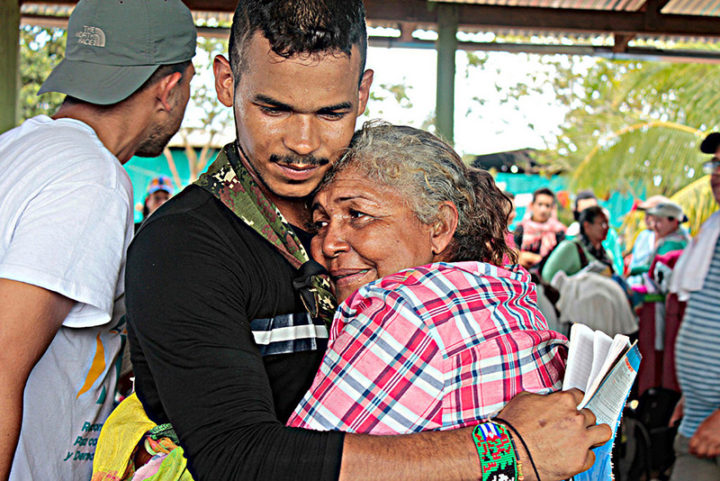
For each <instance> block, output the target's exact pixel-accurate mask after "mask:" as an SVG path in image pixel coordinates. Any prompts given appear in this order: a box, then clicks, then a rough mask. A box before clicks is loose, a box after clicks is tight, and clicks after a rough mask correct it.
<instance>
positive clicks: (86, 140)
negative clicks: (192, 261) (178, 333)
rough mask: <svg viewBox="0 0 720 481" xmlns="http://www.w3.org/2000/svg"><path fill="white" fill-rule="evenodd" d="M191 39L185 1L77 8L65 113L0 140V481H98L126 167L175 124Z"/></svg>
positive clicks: (117, 320) (127, 194) (112, 360)
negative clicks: (95, 470) (95, 468)
mask: <svg viewBox="0 0 720 481" xmlns="http://www.w3.org/2000/svg"><path fill="white" fill-rule="evenodd" d="M158 25H162V28H157V26H158ZM196 38H197V34H196V31H195V25H194V23H193V19H192V15H191V13H190V10H188V8H187V7H185V6H184V5H183V3H182V2H181V1H180V0H127V1H124V2H109V1H107V0H83V1H80V2H79V3H78V4H77V6H76V7H75V9H74V10H73V12H72V15H71V16H70V19H69V23H68V31H67V49H66V51H65V52H66V55H65V59H64V60H63V61H62V62H60V64H59V65H57V66H56V67H55V68H54V69H53V71H52V73H51V74H50V76H49V77H48V78H47V80H46V81H45V83H44V84H43V85H42V87H41V89H40V93H44V92H61V93H64V94H66V97H65V100H64V102H63V103H62V105H61V106H60V108H59V109H58V110H57V112H56V113H55V114H54V115H53V116H52V117H48V116H45V115H40V116H37V117H34V118H32V119H28V120H26V121H25V122H24V123H23V124H22V125H21V126H19V127H17V128H15V129H13V130H10V131H8V132H6V133H5V134H3V135H2V136H1V137H0V159H2V162H0V199H2V202H0V219H2V222H0V239H1V240H0V406H2V416H0V480H6V479H8V477H9V479H10V480H13V481H27V480H56V481H75V480H87V479H89V478H90V473H91V465H92V460H93V456H94V451H95V443H96V441H97V437H98V433H99V430H100V427H101V426H102V424H103V423H104V421H105V418H106V417H107V416H108V414H109V413H110V410H111V409H112V405H113V398H114V396H113V393H114V391H115V384H116V360H117V356H118V354H119V352H120V349H121V346H122V343H123V337H124V336H123V335H122V334H123V331H124V325H123V322H122V320H121V319H122V314H123V310H124V307H123V294H124V282H123V275H122V273H123V271H124V266H125V251H126V248H127V246H128V244H129V243H130V239H131V238H132V234H133V230H132V219H133V212H132V184H131V183H130V178H129V177H128V175H127V173H126V172H125V170H124V169H123V167H122V165H123V164H124V163H126V162H127V161H128V160H130V158H131V157H132V156H133V155H140V156H150V157H154V156H157V155H160V153H161V152H162V150H163V148H164V147H165V145H166V144H167V142H168V140H169V139H170V137H171V136H172V135H173V134H175V132H176V131H177V130H178V128H179V127H180V123H181V121H182V119H183V115H184V113H185V107H186V105H187V102H188V99H189V98H190V80H191V78H192V76H193V73H194V68H193V65H192V61H191V59H192V58H193V56H194V55H195V44H196Z"/></svg>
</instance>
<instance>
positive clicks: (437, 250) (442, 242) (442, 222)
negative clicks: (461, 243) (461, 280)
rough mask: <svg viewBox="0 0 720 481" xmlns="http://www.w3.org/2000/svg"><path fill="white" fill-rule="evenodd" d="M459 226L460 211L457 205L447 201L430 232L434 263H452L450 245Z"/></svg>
mask: <svg viewBox="0 0 720 481" xmlns="http://www.w3.org/2000/svg"><path fill="white" fill-rule="evenodd" d="M457 225H458V210H457V207H456V206H455V204H453V203H452V202H450V201H445V202H443V203H442V204H441V205H440V208H439V209H438V215H437V218H436V219H435V222H433V224H432V229H431V230H430V236H431V237H430V244H431V246H432V252H433V262H438V261H450V260H451V259H450V258H449V257H450V255H451V249H450V245H451V244H452V240H453V237H454V236H455V231H456V230H457Z"/></svg>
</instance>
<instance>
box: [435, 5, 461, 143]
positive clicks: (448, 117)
mask: <svg viewBox="0 0 720 481" xmlns="http://www.w3.org/2000/svg"><path fill="white" fill-rule="evenodd" d="M437 18H438V40H437V93H436V96H435V109H436V110H435V112H436V114H437V124H436V126H437V133H438V134H439V135H440V136H441V137H442V138H443V139H445V140H446V141H448V142H450V143H451V144H452V143H453V137H454V116H455V52H456V51H457V31H458V14H457V6H455V5H449V4H442V3H441V4H439V5H438V6H437Z"/></svg>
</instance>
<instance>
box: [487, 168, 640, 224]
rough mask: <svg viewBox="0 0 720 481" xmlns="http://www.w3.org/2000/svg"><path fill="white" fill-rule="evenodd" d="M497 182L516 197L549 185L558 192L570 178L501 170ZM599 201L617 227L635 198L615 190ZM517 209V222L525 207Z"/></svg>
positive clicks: (521, 216) (572, 196) (496, 177)
mask: <svg viewBox="0 0 720 481" xmlns="http://www.w3.org/2000/svg"><path fill="white" fill-rule="evenodd" d="M495 182H497V183H498V184H500V185H501V186H503V189H504V190H506V191H508V192H512V193H513V194H515V196H516V198H517V196H518V195H522V194H532V193H533V192H535V191H536V190H537V189H540V188H542V187H548V188H549V189H551V190H552V191H553V192H558V191H560V190H567V186H568V179H566V178H564V177H560V176H557V175H556V176H552V177H550V178H548V177H543V176H540V175H528V174H510V173H505V172H499V173H498V174H497V175H496V176H495ZM571 194H573V195H571V198H574V194H575V193H574V192H572V193H571ZM599 203H600V205H601V206H603V207H605V208H606V209H607V210H608V211H609V212H610V224H611V226H612V227H614V228H615V229H617V228H619V227H620V226H621V225H622V220H623V219H622V218H623V216H624V215H625V214H627V213H628V212H630V209H632V206H633V198H632V196H630V195H629V194H621V193H619V192H615V193H613V194H612V195H611V196H610V198H609V199H608V200H600V201H599ZM516 204H517V202H516ZM516 211H517V217H516V218H515V223H517V222H519V221H520V220H522V218H523V216H524V215H525V207H524V206H523V207H521V206H516ZM512 227H513V228H514V227H515V224H513V226H512Z"/></svg>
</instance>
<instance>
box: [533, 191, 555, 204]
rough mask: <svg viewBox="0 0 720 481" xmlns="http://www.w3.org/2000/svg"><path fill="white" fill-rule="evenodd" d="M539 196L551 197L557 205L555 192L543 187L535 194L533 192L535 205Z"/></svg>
mask: <svg viewBox="0 0 720 481" xmlns="http://www.w3.org/2000/svg"><path fill="white" fill-rule="evenodd" d="M539 195H549V196H550V197H552V200H553V204H554V203H555V192H553V191H552V190H550V189H548V188H547V187H541V188H539V189H538V190H536V191H535V192H533V200H532V201H533V203H535V201H536V200H537V198H538V196H539Z"/></svg>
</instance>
